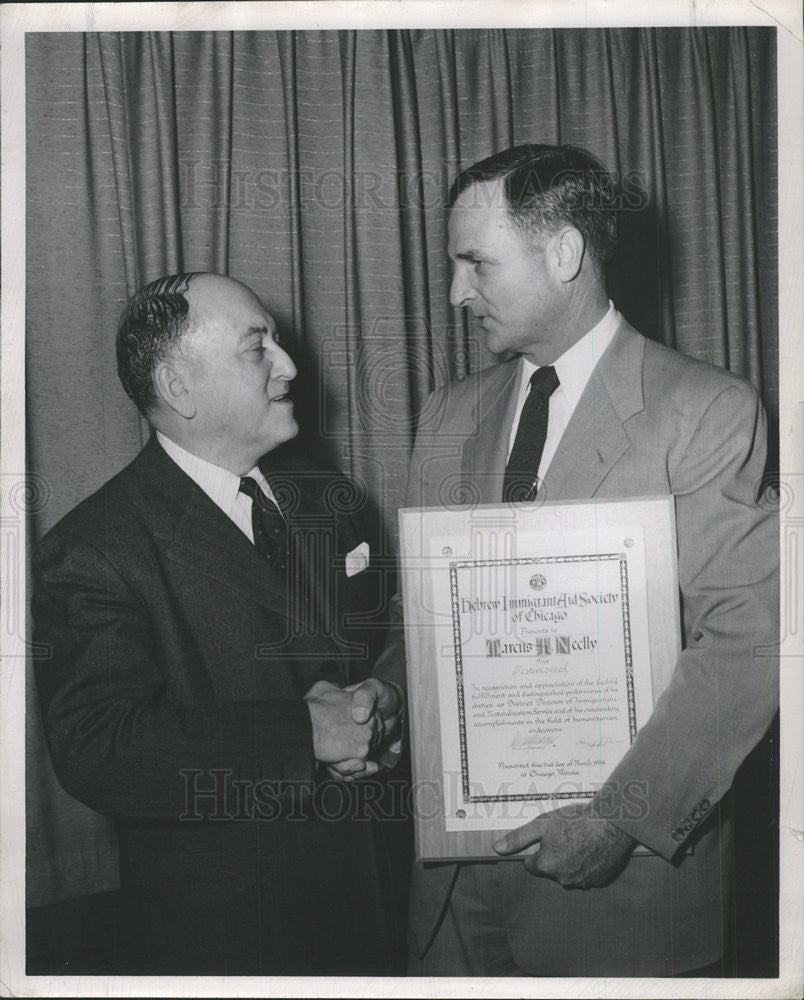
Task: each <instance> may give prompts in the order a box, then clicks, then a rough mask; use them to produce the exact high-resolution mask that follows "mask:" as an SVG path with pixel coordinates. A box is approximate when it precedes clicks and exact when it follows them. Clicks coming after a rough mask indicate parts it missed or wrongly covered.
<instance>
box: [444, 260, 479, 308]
mask: <svg viewBox="0 0 804 1000" xmlns="http://www.w3.org/2000/svg"><path fill="white" fill-rule="evenodd" d="M474 293H475V292H474V288H473V287H472V283H471V281H470V278H469V274H468V271H467V269H466V268H464V267H456V268H455V272H454V274H453V275H452V283H451V284H450V286H449V301H450V305H453V306H465V305H468V303H469V300H470V299H471V298H473V297H474Z"/></svg>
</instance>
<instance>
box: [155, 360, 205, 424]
mask: <svg viewBox="0 0 804 1000" xmlns="http://www.w3.org/2000/svg"><path fill="white" fill-rule="evenodd" d="M153 381H154V388H155V389H156V394H157V396H159V398H160V399H161V400H162V402H163V403H164V404H165V405H166V406H169V407H170V409H171V410H173V411H174V412H175V413H178V414H179V416H180V417H184V418H185V419H186V420H191V419H192V418H193V417H194V416H195V402H194V401H193V397H192V393H191V392H190V390H189V389H188V387H187V380H186V377H185V373H184V372H183V371H182V367H181V366H180V365H178V364H177V363H176V361H175V360H174V359H169V360H166V361H160V362H159V364H158V365H157V366H156V368H155V370H154V375H153Z"/></svg>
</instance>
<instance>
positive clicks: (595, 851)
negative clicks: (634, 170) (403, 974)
mask: <svg viewBox="0 0 804 1000" xmlns="http://www.w3.org/2000/svg"><path fill="white" fill-rule="evenodd" d="M614 197H615V196H614V191H613V187H612V185H611V183H610V179H609V178H608V176H607V175H606V173H605V171H604V170H603V168H602V167H601V165H600V164H599V163H598V161H597V160H595V158H594V157H592V156H591V155H589V154H588V153H586V152H585V151H583V150H579V149H576V148H574V147H570V146H563V147H550V146H537V145H532V146H522V147H516V148H513V149H509V150H505V151H504V152H501V153H498V154H496V155H494V156H491V157H489V158H488V159H486V160H483V161H481V162H479V163H477V164H475V165H474V166H473V167H471V168H469V169H468V170H466V171H464V172H463V173H462V174H461V175H460V176H459V177H458V178H457V180H456V181H455V184H454V185H453V189H452V192H451V201H450V204H451V211H450V218H449V253H450V257H451V258H452V260H453V262H454V268H455V270H454V276H453V279H452V287H451V294H450V299H451V302H452V304H453V305H454V306H462V307H464V308H467V309H469V310H470V311H471V313H472V315H473V317H474V319H475V321H476V323H477V325H478V326H479V327H480V329H481V330H482V331H483V334H484V336H485V340H486V346H487V347H488V348H489V350H490V351H493V352H495V353H502V352H509V353H510V354H512V355H513V357H511V358H510V360H508V361H505V362H504V363H502V364H499V365H496V366H494V367H491V368H488V369H486V370H484V371H481V372H480V373H479V374H476V375H473V376H472V377H470V378H468V379H466V380H464V381H463V382H456V383H454V384H452V385H448V386H446V387H445V388H443V389H441V390H439V391H438V392H437V393H436V395H435V396H434V397H433V399H432V400H431V401H430V404H429V405H428V407H427V416H426V417H425V419H424V420H423V421H422V423H421V425H420V428H419V432H418V436H417V441H416V446H415V450H414V454H413V458H412V462H411V469H410V476H409V485H408V495H407V505H409V506H432V505H440V504H445V503H449V502H450V501H451V500H452V501H453V502H455V501H459V502H464V503H465V502H467V501H468V500H476V501H477V502H482V503H500V502H502V501H503V500H504V499H505V500H508V501H510V502H517V501H520V500H528V501H532V500H533V499H534V498H538V499H539V500H544V501H548V502H550V501H563V500H575V499H588V498H601V499H603V498H628V497H637V496H650V495H668V494H672V495H673V496H674V497H675V508H676V521H677V533H678V567H679V585H680V591H681V600H682V616H683V631H684V636H683V646H684V648H683V652H682V653H681V655H680V657H679V660H678V663H677V665H676V667H675V671H674V674H673V677H672V680H671V682H670V684H669V687H668V689H667V690H666V691H665V693H664V694H663V695H662V697H661V698H660V699H659V701H658V703H657V704H656V706H655V709H654V712H653V714H652V716H651V718H650V719H649V721H648V722H647V723H646V724H645V725H644V726H643V728H642V730H641V731H640V732H639V734H638V736H637V738H636V741H635V742H634V744H633V745H632V747H631V748H630V750H629V751H628V753H627V754H626V755H625V757H624V758H623V760H622V762H621V763H620V765H619V766H618V767H617V768H616V769H615V770H614V772H613V773H612V774H611V775H609V776H608V779H607V781H606V782H605V784H604V785H603V786H602V788H601V789H600V791H599V793H597V794H596V795H595V797H594V799H592V800H591V802H590V804H589V805H588V806H587V807H584V808H569V807H565V808H563V809H562V808H558V809H555V810H554V811H552V812H550V813H548V814H545V815H543V816H542V817H540V818H538V819H536V820H534V821H532V822H530V823H528V824H526V825H525V826H523V827H521V828H520V829H518V830H515V831H513V832H511V833H509V834H508V835H507V836H504V837H501V838H500V839H499V840H498V842H497V843H496V844H495V850H496V851H497V854H498V856H499V857H500V858H502V857H509V858H510V856H511V855H514V854H517V853H518V852H519V851H522V850H523V849H525V848H528V847H532V846H533V845H538V850H537V851H535V853H531V854H529V855H528V856H527V857H526V859H525V860H505V861H502V860H497V861H495V860H493V858H490V859H489V861H488V862H485V863H482V864H474V863H464V864H460V865H458V866H456V865H431V866H424V867H423V866H421V865H417V866H416V869H415V871H414V887H413V899H412V902H411V907H410V919H411V928H410V947H411V960H410V966H409V969H410V971H411V972H412V973H415V974H418V975H473V976H474V975H553V976H560V975H571V976H634V975H657V976H669V975H678V974H685V973H687V974H688V973H690V972H692V971H695V970H699V971H701V970H702V971H703V972H705V973H706V974H716V975H721V974H722V972H721V971H720V965H719V962H720V959H721V956H722V954H723V951H724V946H725V944H726V942H727V938H728V934H729V930H730V916H729V913H730V901H731V899H730V897H731V882H730V878H731V856H730V850H731V841H730V834H729V816H728V808H727V807H725V808H722V800H723V797H724V795H725V794H726V793H727V792H728V790H729V787H730V785H731V783H732V779H733V778H734V774H735V771H736V769H737V768H738V766H739V764H740V763H741V761H742V760H743V759H744V758H745V756H746V755H747V754H748V753H749V752H750V751H751V749H752V748H753V747H754V746H755V745H756V744H757V743H758V741H759V740H760V739H761V738H762V736H763V734H764V732H765V731H766V729H767V727H768V726H769V724H770V723H771V721H772V718H773V715H774V710H775V708H776V705H777V698H778V694H777V690H778V689H777V683H778V681H777V665H776V663H775V662H774V659H773V657H772V656H771V655H770V650H771V649H772V648H773V645H774V642H775V639H776V635H777V615H778V594H777V562H778V536H777V525H776V522H775V520H774V519H773V518H772V517H771V516H770V515H768V514H767V513H766V512H764V511H763V509H762V507H761V505H759V504H758V503H757V496H756V491H757V487H758V484H759V482H760V480H761V477H762V475H763V466H764V462H765V436H766V425H765V417H764V414H763V410H762V406H761V404H760V402H759V399H758V397H757V394H756V392H755V391H754V390H753V388H752V387H751V386H750V385H748V384H747V383H746V382H745V381H743V380H742V379H741V378H738V377H736V376H734V375H731V374H729V373H728V372H725V371H723V370H720V369H717V368H714V367H711V366H709V365H706V364H702V363H700V362H698V361H694V360H692V359H690V358H688V357H685V356H683V355H681V354H678V353H676V352H674V351H672V350H670V349H668V348H666V347H663V346H661V345H659V344H657V343H654V342H652V341H650V340H646V339H645V338H644V337H643V336H641V335H640V334H639V333H638V332H637V331H636V330H634V329H633V328H632V327H631V326H630V325H629V324H628V323H627V322H626V321H625V320H624V319H623V317H622V316H621V315H620V314H619V313H618V312H617V310H616V308H615V306H614V305H613V304H612V303H611V302H610V301H609V299H608V296H607V294H606V286H605V278H604V266H605V263H606V261H607V259H608V258H609V257H610V255H611V253H612V251H613V249H614V245H615V239H616V223H615V218H616V216H615V200H614ZM534 373H535V374H534ZM540 414H541V415H540ZM545 422H546V427H545ZM456 441H457V442H459V443H458V444H457V446H456V444H455V442H456ZM456 482H457V483H460V484H461V490H459V491H458V493H459V494H460V495H458V493H456V494H454V495H453V496H452V497H451V496H450V492H451V489H450V485H449V484H451V483H453V484H454V483H456ZM376 675H377V676H381V677H384V678H386V679H388V680H394V681H395V682H396V683H397V684H399V685H401V684H403V683H404V642H403V637H402V634H401V629H399V628H397V629H396V630H395V631H394V633H393V635H392V636H391V637H390V639H389V645H388V647H387V648H386V651H385V653H384V654H383V657H382V658H381V660H380V662H379V663H378V667H377V670H376ZM637 844H641V845H644V846H645V847H647V848H649V849H650V850H651V851H652V852H654V853H653V854H652V855H646V854H645V852H637V854H634V853H633V852H634V847H635V845H637ZM568 890H569V891H568Z"/></svg>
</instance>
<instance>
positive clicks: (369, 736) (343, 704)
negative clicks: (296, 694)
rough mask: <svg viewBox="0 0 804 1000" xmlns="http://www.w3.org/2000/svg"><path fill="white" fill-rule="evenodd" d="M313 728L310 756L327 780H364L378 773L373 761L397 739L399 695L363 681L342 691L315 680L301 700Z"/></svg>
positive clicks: (385, 686)
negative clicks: (311, 754) (319, 766)
mask: <svg viewBox="0 0 804 1000" xmlns="http://www.w3.org/2000/svg"><path fill="white" fill-rule="evenodd" d="M304 700H305V702H306V703H307V708H308V710H309V712H310V719H311V721H312V725H313V752H314V754H315V758H316V760H317V761H318V762H319V764H323V765H324V766H325V767H326V769H327V772H328V773H329V775H330V776H331V777H333V778H338V779H340V780H343V781H353V780H354V779H355V778H365V777H368V776H370V775H372V774H376V773H377V771H378V770H379V768H380V764H379V762H378V760H377V757H378V756H379V755H380V754H381V753H382V752H383V750H385V749H387V748H389V747H390V745H391V744H392V743H394V742H396V741H399V739H400V730H401V719H402V707H403V705H402V694H401V692H400V691H399V689H398V688H397V687H395V686H394V685H393V684H388V683H387V682H386V681H381V680H379V679H378V678H376V677H369V678H368V680H365V681H363V682H362V683H361V684H352V685H350V686H349V687H346V688H339V687H336V685H334V684H330V683H329V682H328V681H318V682H317V683H315V684H314V685H313V686H312V687H311V688H310V690H309V691H308V692H307V694H306V695H305V696H304Z"/></svg>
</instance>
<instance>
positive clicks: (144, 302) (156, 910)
mask: <svg viewBox="0 0 804 1000" xmlns="http://www.w3.org/2000/svg"><path fill="white" fill-rule="evenodd" d="M117 347H118V363H119V374H120V377H121V380H122V382H123V385H124V387H125V389H126V391H127V392H128V394H129V396H130V397H131V398H132V400H133V401H134V402H135V403H136V404H137V406H138V407H139V408H140V410H141V412H142V413H143V414H144V415H145V416H146V417H147V419H148V421H149V422H150V424H151V426H152V427H153V429H154V430H155V432H156V433H155V435H154V436H153V437H152V438H151V440H150V441H149V443H148V444H147V445H146V446H145V448H144V449H143V450H142V452H141V453H140V454H139V455H138V457H137V458H136V459H135V460H134V461H133V462H132V463H131V464H130V465H129V466H128V467H126V468H125V469H124V470H123V471H122V472H120V473H119V474H118V475H117V476H115V477H114V478H113V479H112V480H111V481H110V482H108V483H107V484H106V485H105V486H104V487H102V488H101V489H100V490H99V491H98V492H97V493H95V494H94V495H93V496H91V497H89V498H88V499H87V500H85V501H84V502H83V503H81V504H80V505H79V506H78V507H77V508H75V509H74V510H73V511H72V512H71V513H70V514H68V515H67V516H66V517H65V518H63V519H62V520H61V521H60V522H59V524H58V525H57V526H56V527H55V528H54V529H53V530H52V531H51V532H49V534H48V535H47V536H46V537H45V538H44V540H43V541H42V542H41V544H40V546H39V549H38V553H37V558H36V566H35V576H36V590H35V597H34V620H35V634H36V637H37V641H38V642H41V643H43V644H46V645H47V647H48V648H49V651H50V652H49V655H48V656H47V657H46V658H44V659H42V660H40V661H39V662H38V664H37V682H38V686H39V691H40V695H41V701H42V707H43V716H44V723H45V730H46V733H47V737H48V742H49V745H50V749H51V754H52V758H53V762H54V765H55V769H56V773H57V775H58V777H59V779H60V781H61V782H62V784H63V785H64V787H65V788H66V789H67V791H69V792H70V793H71V794H73V795H74V796H75V797H76V798H78V799H80V800H81V801H83V802H85V803H86V804H87V805H89V806H90V807H92V808H93V809H96V810H98V811H99V812H103V813H108V814H111V815H113V816H114V817H115V818H116V821H117V828H118V832H119V839H120V860H121V878H122V886H123V889H124V891H125V893H126V895H127V897H128V899H129V900H130V903H131V907H132V913H133V918H132V919H133V927H134V929H135V933H136V935H137V937H138V946H139V949H140V959H139V961H140V964H139V965H138V967H137V971H139V972H142V973H161V974H168V973H172V974H228V975H238V974H243V975H244V974H251V975H257V974H262V975H278V974H294V975H302V974H327V975H346V974H383V973H385V974H390V973H391V972H393V971H395V969H396V966H395V958H394V956H395V952H396V948H397V945H396V936H397V931H398V928H399V926H400V924H401V920H400V918H399V917H398V916H396V915H395V910H396V900H395V893H396V894H397V895H398V890H397V889H396V886H395V883H396V880H395V879H394V878H393V877H392V875H391V872H392V858H390V857H389V852H388V849H387V846H386V844H385V843H384V841H386V840H387V839H388V836H389V831H387V830H384V829H382V828H381V826H380V824H379V823H377V822H374V818H375V817H376V815H377V809H376V800H378V799H379V798H380V797H381V796H382V794H383V789H382V788H381V787H379V786H378V785H375V786H374V787H373V788H372V787H371V779H370V780H369V782H368V784H362V785H361V784H357V783H354V784H347V783H343V782H340V781H339V782H333V781H327V780H322V779H325V778H326V771H325V768H326V767H327V766H329V765H332V764H335V763H337V762H339V761H343V760H344V759H346V760H347V761H349V762H351V763H350V765H349V768H350V770H352V771H355V770H357V771H360V772H361V773H362V774H365V773H366V772H367V771H376V767H377V765H376V762H373V761H370V762H369V764H368V765H367V764H366V763H365V759H366V758H367V757H368V756H369V755H370V754H371V752H372V750H373V749H374V748H376V747H377V746H378V744H379V742H381V741H382V740H383V739H384V738H385V737H386V736H388V735H390V733H391V730H392V729H393V727H394V725H395V719H394V711H393V707H394V706H395V705H396V703H397V701H398V695H397V693H396V692H395V691H393V689H391V688H387V687H386V686H385V685H384V684H382V682H380V681H374V680H368V681H366V682H365V683H364V684H360V683H356V682H360V681H361V680H362V679H363V678H365V677H366V676H367V674H368V673H369V671H370V666H371V660H372V657H373V655H374V653H375V652H376V650H375V648H374V647H375V646H376V641H377V640H376V634H377V633H376V630H372V629H371V628H370V627H369V624H368V617H369V616H371V614H372V613H376V611H377V592H376V579H375V578H374V577H373V573H372V569H371V566H370V547H369V545H368V536H367V534H366V532H365V530H364V527H363V526H362V525H361V522H360V516H359V513H360V507H361V502H360V500H361V498H360V495H359V493H358V492H357V491H356V490H355V489H354V487H352V486H351V485H350V484H349V482H348V481H347V480H345V479H344V478H343V477H342V476H341V475H340V474H337V473H335V472H334V471H322V470H321V469H318V468H316V467H315V466H313V465H312V464H311V463H309V462H307V461H303V460H301V459H299V458H295V457H293V456H288V455H285V456H283V457H279V456H280V453H279V452H277V451H275V449H277V448H279V446H280V445H282V444H284V443H285V442H288V441H290V440H291V439H292V438H293V437H295V435H296V433H297V430H298V427H297V423H296V420H295V416H294V412H293V403H292V401H291V399H290V397H289V392H288V388H289V383H290V381H291V380H292V379H293V378H294V376H295V374H296V369H295V367H294V365H293V362H292V361H291V359H290V357H289V356H288V355H287V354H286V353H285V351H284V350H283V349H282V347H281V346H280V345H279V343H278V342H277V340H276V325H275V323H274V320H273V319H272V317H271V316H270V315H269V314H268V313H267V312H266V310H265V308H264V306H263V305H262V303H261V302H260V301H259V299H258V298H257V297H256V296H255V295H254V294H253V292H251V291H250V290H249V289H248V288H246V287H245V286H243V285H242V284H240V283H239V282H237V281H234V280H232V279H230V278H227V277H223V276H220V275H214V274H185V275H176V276H172V277H169V278H164V279H160V280H159V281H156V282H152V283H151V284H150V285H148V286H146V287H145V288H144V289H142V290H141V291H140V292H138V293H137V295H135V296H134V297H133V298H132V300H131V301H130V302H129V304H128V306H127V308H126V310H125V312H124V314H123V317H122V319H121V322H120V327H119V331H118V340H117ZM347 685H351V689H350V690H347V691H345V690H343V689H342V688H343V687H344V686H347ZM353 716H354V718H353ZM384 717H385V718H384ZM333 773H334V772H333ZM385 815H386V816H387V817H389V814H388V813H387V811H386V813H385ZM390 836H391V837H393V834H392V833H391V834H390Z"/></svg>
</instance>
